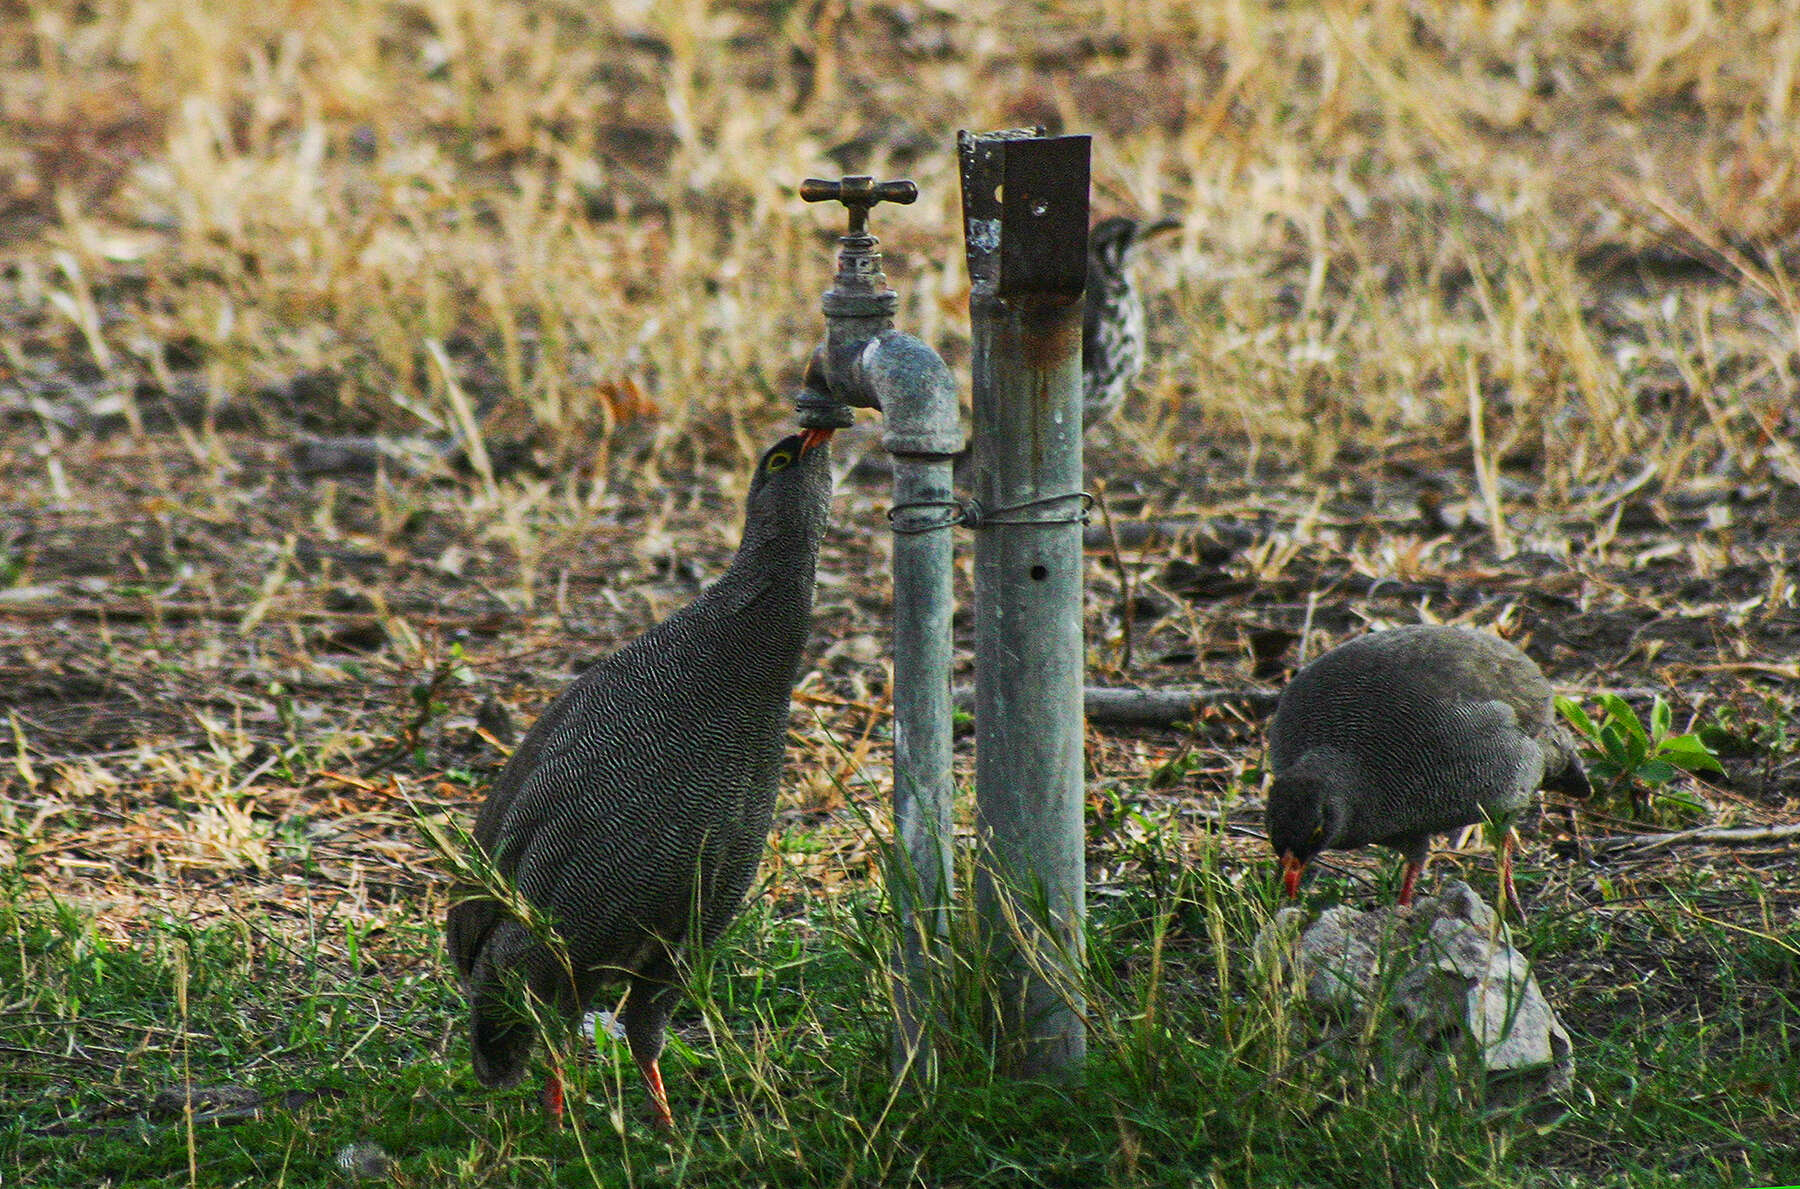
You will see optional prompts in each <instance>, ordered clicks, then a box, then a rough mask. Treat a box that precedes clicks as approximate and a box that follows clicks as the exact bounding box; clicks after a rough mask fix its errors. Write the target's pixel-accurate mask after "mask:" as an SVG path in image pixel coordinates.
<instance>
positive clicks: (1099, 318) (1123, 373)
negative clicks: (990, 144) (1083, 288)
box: [1081, 217, 1181, 429]
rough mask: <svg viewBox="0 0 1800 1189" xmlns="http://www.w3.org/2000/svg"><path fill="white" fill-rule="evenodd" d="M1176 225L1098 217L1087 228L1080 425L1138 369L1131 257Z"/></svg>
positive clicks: (1105, 406)
mask: <svg viewBox="0 0 1800 1189" xmlns="http://www.w3.org/2000/svg"><path fill="white" fill-rule="evenodd" d="M1180 226H1181V224H1180V223H1177V222H1176V221H1175V220H1173V219H1161V220H1158V221H1157V222H1155V223H1149V224H1143V223H1139V222H1138V221H1137V220H1136V219H1127V218H1123V217H1114V218H1111V219H1103V220H1101V221H1100V222H1099V223H1096V224H1095V225H1094V229H1093V230H1092V231H1091V232H1089V233H1088V268H1087V294H1086V299H1085V300H1086V306H1085V308H1084V309H1083V310H1082V317H1081V424H1082V427H1083V428H1084V429H1085V428H1087V427H1089V426H1091V425H1093V424H1094V423H1095V422H1097V421H1101V420H1103V419H1105V418H1106V417H1109V416H1111V415H1112V413H1113V411H1114V410H1116V409H1117V408H1118V407H1119V405H1120V404H1121V403H1123V402H1124V400H1125V394H1126V393H1127V392H1129V391H1131V385H1132V383H1133V382H1135V381H1136V380H1137V377H1138V373H1139V372H1141V371H1143V370H1144V350H1145V336H1144V302H1143V299H1142V298H1140V297H1139V296H1138V291H1137V287H1136V286H1135V285H1133V284H1132V281H1131V262H1132V259H1133V257H1134V256H1135V255H1136V252H1137V248H1138V246H1139V245H1141V244H1142V243H1143V242H1144V241H1145V240H1147V239H1149V238H1150V237H1151V236H1154V235H1161V234H1162V233H1163V232H1165V231H1174V230H1175V229H1177V228H1179V227H1180Z"/></svg>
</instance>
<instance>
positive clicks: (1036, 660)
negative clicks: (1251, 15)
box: [958, 132, 1089, 1076]
mask: <svg viewBox="0 0 1800 1189" xmlns="http://www.w3.org/2000/svg"><path fill="white" fill-rule="evenodd" d="M958 148H959V151H960V155H961V164H962V187H963V219H964V232H965V235H966V237H967V242H968V259H969V274H970V279H971V282H972V290H971V293H970V298H969V304H970V313H971V319H972V330H973V337H974V349H973V356H974V358H973V376H972V382H973V395H974V407H975V456H974V463H975V469H974V497H975V502H976V504H977V505H978V508H977V510H976V516H975V517H974V519H975V523H974V528H975V669H976V683H975V746H976V752H975V789H976V793H975V795H976V841H977V847H978V850H977V858H976V873H975V878H976V896H977V904H978V906H979V909H980V912H981V916H982V922H983V927H984V930H985V933H986V937H987V953H988V954H989V956H990V957H991V958H992V960H993V962H994V969H995V970H996V971H997V973H998V986H997V991H996V994H997V995H998V996H999V998H1000V1002H998V1003H997V1004H996V1005H995V1006H996V1008H997V1009H998V1010H997V1012H996V1015H997V1017H998V1019H999V1020H1000V1025H1001V1029H1002V1035H1001V1036H1000V1037H999V1038H998V1039H999V1048H998V1053H999V1058H1000V1061H1001V1064H1002V1067H1003V1068H1005V1069H1006V1070H1008V1071H1009V1072H1011V1073H1014V1074H1018V1075H1023V1076H1031V1075H1036V1074H1057V1073H1062V1072H1069V1071H1073V1070H1074V1069H1075V1068H1077V1067H1078V1066H1079V1065H1080V1064H1081V1062H1082V1060H1083V1059H1084V1057H1085V1055H1086V1048H1087V1038H1086V1033H1085V1031H1084V1027H1083V1023H1082V1017H1083V1015H1084V1014H1085V1011H1086V1003H1085V1000H1084V997H1083V993H1082V989H1081V973H1082V969H1083V965H1084V961H1085V948H1086V939H1085V925H1086V911H1087V907H1086V880H1085V874H1086V872H1085V861H1084V853H1083V830H1082V815H1083V809H1084V804H1083V802H1084V790H1083V783H1082V781H1083V755H1082V742H1083V740H1082V670H1083V659H1084V658H1083V644H1082V599H1081V591H1082V548H1081V529H1082V521H1083V519H1084V513H1085V504H1086V497H1085V495H1084V494H1083V493H1082V490H1081V479H1082V459H1081V293H1082V289H1083V286H1084V284H1085V281H1086V270H1087V230H1088V226H1087V224H1088V152H1089V141H1088V138H1087V137H1085V136H1067V137H1044V136H1041V135H1034V134H1031V133H1020V132H1006V133H991V134H985V135H972V134H970V133H967V132H964V133H961V134H959V136H958Z"/></svg>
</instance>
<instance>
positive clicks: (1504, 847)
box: [1500, 830, 1525, 920]
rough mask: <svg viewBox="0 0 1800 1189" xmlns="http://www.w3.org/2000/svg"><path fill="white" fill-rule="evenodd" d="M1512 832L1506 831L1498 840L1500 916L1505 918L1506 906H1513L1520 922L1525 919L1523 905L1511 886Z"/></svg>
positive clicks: (1515, 890) (1516, 890) (1517, 892)
mask: <svg viewBox="0 0 1800 1189" xmlns="http://www.w3.org/2000/svg"><path fill="white" fill-rule="evenodd" d="M1512 852H1513V832H1512V831H1511V830H1508V831H1507V832H1506V835H1505V836H1504V837H1503V838H1501V839H1500V895H1501V901H1500V916H1501V917H1502V918H1505V916H1506V906H1507V905H1508V904H1510V905H1512V906H1513V911H1514V912H1516V913H1517V914H1518V915H1519V919H1520V920H1524V919H1525V904H1524V902H1523V901H1522V900H1520V899H1519V889H1518V888H1516V887H1514V886H1513V877H1512Z"/></svg>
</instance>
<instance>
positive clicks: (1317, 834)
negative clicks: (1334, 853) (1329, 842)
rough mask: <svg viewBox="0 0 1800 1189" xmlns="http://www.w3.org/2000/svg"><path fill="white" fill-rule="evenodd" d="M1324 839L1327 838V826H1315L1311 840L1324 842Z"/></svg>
mask: <svg viewBox="0 0 1800 1189" xmlns="http://www.w3.org/2000/svg"><path fill="white" fill-rule="evenodd" d="M1324 840H1325V827H1324V826H1314V827H1313V832H1312V838H1311V839H1310V840H1309V841H1312V842H1323V841H1324Z"/></svg>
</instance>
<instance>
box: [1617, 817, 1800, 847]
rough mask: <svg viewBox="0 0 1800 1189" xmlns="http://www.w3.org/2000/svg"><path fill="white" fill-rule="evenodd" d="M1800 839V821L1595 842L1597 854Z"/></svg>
mask: <svg viewBox="0 0 1800 1189" xmlns="http://www.w3.org/2000/svg"><path fill="white" fill-rule="evenodd" d="M1790 838H1800V824H1795V825H1790V826H1741V827H1729V828H1726V827H1708V828H1706V829H1701V830H1681V831H1678V832H1676V833H1673V834H1615V835H1613V836H1612V837H1610V838H1596V839H1594V840H1593V842H1592V843H1591V846H1592V848H1593V851H1594V853H1595V854H1608V853H1610V852H1612V851H1619V850H1655V849H1658V848H1660V847H1665V846H1705V845H1708V844H1712V845H1718V846H1756V845H1758V844H1759V843H1764V842H1784V841H1786V840H1787V839H1790Z"/></svg>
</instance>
